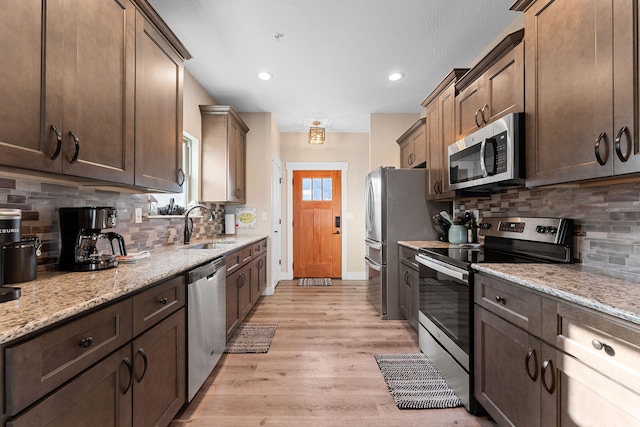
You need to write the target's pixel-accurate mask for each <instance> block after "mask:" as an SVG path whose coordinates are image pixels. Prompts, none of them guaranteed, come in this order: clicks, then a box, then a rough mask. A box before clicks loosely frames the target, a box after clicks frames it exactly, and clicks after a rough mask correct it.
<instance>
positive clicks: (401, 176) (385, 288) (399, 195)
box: [365, 166, 451, 320]
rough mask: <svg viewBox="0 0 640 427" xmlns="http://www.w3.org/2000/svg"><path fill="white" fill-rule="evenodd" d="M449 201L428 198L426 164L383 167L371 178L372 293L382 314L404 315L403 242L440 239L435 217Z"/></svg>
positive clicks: (369, 262)
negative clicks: (401, 301) (421, 166)
mask: <svg viewBox="0 0 640 427" xmlns="http://www.w3.org/2000/svg"><path fill="white" fill-rule="evenodd" d="M450 207H451V206H450V203H448V202H427V201H426V169H395V168H393V167H382V166H381V167H378V168H376V169H374V170H373V171H371V172H370V173H369V174H368V175H367V178H366V183H365V223H366V233H365V245H366V253H365V262H366V264H367V271H368V276H367V277H368V279H367V297H368V298H369V301H371V303H372V304H373V306H374V307H375V308H376V309H377V310H378V312H379V313H380V317H381V318H382V319H389V320H395V319H404V316H403V315H402V313H401V312H400V304H399V300H398V288H399V280H398V279H399V278H398V264H399V260H398V241H400V240H411V241H421V240H438V236H437V233H436V231H435V229H434V228H433V221H432V219H431V217H432V216H433V215H435V214H437V213H439V212H440V211H442V210H447V211H449V212H450Z"/></svg>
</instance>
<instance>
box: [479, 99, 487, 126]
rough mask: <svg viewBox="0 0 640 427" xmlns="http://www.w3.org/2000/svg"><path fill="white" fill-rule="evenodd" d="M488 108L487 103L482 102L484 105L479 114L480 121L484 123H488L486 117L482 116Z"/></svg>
mask: <svg viewBox="0 0 640 427" xmlns="http://www.w3.org/2000/svg"><path fill="white" fill-rule="evenodd" d="M488 108H489V105H487V104H484V106H483V107H482V109H481V110H480V116H481V117H482V123H484V124H485V125H486V124H487V123H489V121H488V120H487V118H486V117H485V116H484V112H485V111H486V110H487V109H488Z"/></svg>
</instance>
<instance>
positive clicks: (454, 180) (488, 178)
mask: <svg viewBox="0 0 640 427" xmlns="http://www.w3.org/2000/svg"><path fill="white" fill-rule="evenodd" d="M524 152H525V150H524V113H511V114H508V115H506V116H504V117H502V118H501V119H498V120H496V121H495V122H492V123H489V124H488V125H486V126H485V127H483V128H482V129H479V130H477V131H476V132H474V133H472V134H471V135H469V136H466V137H464V138H463V139H461V140H460V141H458V142H455V143H453V144H451V145H450V146H449V148H448V153H449V157H448V158H449V188H450V189H452V190H463V189H464V190H469V191H478V192H480V191H483V192H487V191H488V192H494V191H504V190H506V188H507V187H518V186H522V185H524V178H525V174H524V172H525V166H524Z"/></svg>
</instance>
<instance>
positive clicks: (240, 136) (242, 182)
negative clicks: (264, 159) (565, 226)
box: [234, 123, 247, 203]
mask: <svg viewBox="0 0 640 427" xmlns="http://www.w3.org/2000/svg"><path fill="white" fill-rule="evenodd" d="M235 125H236V130H235V132H236V137H235V146H236V149H235V152H236V159H235V186H236V189H235V191H234V197H235V200H234V201H235V202H237V203H244V202H245V201H246V198H247V194H246V190H247V189H246V158H247V135H246V134H245V133H244V132H243V131H242V130H241V129H240V127H239V126H238V125H237V123H236V124H235Z"/></svg>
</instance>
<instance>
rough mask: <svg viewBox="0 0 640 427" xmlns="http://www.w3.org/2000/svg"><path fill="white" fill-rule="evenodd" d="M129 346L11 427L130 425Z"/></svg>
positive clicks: (71, 383) (65, 387) (68, 384)
mask: <svg viewBox="0 0 640 427" xmlns="http://www.w3.org/2000/svg"><path fill="white" fill-rule="evenodd" d="M130 352H131V349H130V347H129V346H125V347H122V348H121V349H120V350H118V351H116V352H115V353H113V354H111V355H110V356H109V357H107V358H105V359H104V360H102V361H101V362H100V363H98V364H97V365H95V366H93V367H92V368H91V369H89V370H88V371H86V372H84V373H83V374H81V375H79V376H77V377H76V378H74V379H73V380H72V381H71V382H69V383H67V384H66V385H65V386H64V387H62V388H60V389H59V390H57V391H56V392H55V393H53V394H51V395H50V396H48V397H46V398H45V399H44V400H42V401H40V402H39V403H38V404H36V405H35V406H33V407H31V408H30V409H28V410H27V411H25V412H24V413H22V414H21V415H20V416H18V417H15V418H13V419H11V420H9V421H8V422H7V423H6V425H7V427H34V426H50V427H55V426H60V427H67V426H105V427H108V426H130V425H131V424H132V403H131V402H132V395H133V393H132V391H131V390H132V387H131V385H132V379H133V378H132V375H133V374H132V371H131V370H130V368H129V367H130V366H131V359H130V358H131V354H130Z"/></svg>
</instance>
